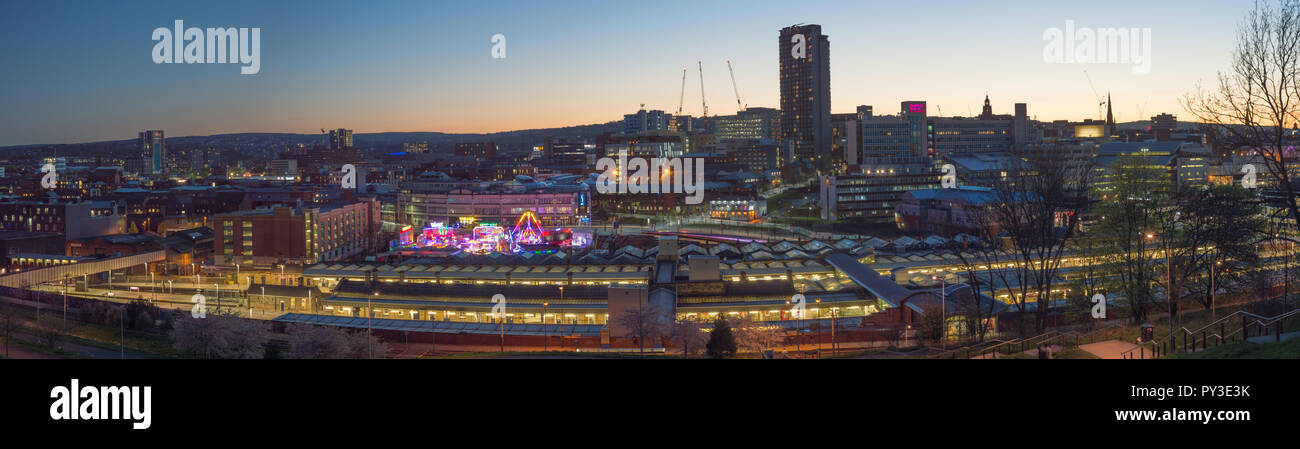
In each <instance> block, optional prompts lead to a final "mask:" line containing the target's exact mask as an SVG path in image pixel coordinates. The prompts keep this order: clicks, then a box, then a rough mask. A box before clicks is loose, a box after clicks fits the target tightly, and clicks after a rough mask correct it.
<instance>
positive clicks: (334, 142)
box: [329, 128, 352, 150]
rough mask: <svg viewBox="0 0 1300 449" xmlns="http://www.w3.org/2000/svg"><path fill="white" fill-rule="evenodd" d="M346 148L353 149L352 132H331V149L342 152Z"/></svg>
mask: <svg viewBox="0 0 1300 449" xmlns="http://www.w3.org/2000/svg"><path fill="white" fill-rule="evenodd" d="M345 148H352V130H350V129H343V128H339V129H334V130H330V141H329V149H331V150H342V149H345Z"/></svg>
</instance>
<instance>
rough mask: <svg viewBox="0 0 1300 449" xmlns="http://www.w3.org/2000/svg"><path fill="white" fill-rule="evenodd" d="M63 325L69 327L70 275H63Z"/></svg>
mask: <svg viewBox="0 0 1300 449" xmlns="http://www.w3.org/2000/svg"><path fill="white" fill-rule="evenodd" d="M63 327H64V328H67V327H68V275H66V274H65V275H63Z"/></svg>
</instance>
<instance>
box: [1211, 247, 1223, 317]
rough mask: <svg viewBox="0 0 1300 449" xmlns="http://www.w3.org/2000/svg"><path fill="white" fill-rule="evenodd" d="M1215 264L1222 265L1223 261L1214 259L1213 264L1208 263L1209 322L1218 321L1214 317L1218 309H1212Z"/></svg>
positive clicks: (1216, 315)
mask: <svg viewBox="0 0 1300 449" xmlns="http://www.w3.org/2000/svg"><path fill="white" fill-rule="evenodd" d="M1217 265H1223V262H1221V261H1217V260H1216V261H1214V263H1213V264H1211V265H1210V322H1211V323H1213V322H1215V321H1218V320H1217V319H1216V318H1217V317H1218V313H1217V312H1218V310H1215V309H1214V267H1215V266H1217Z"/></svg>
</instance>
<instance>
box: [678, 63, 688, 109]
mask: <svg viewBox="0 0 1300 449" xmlns="http://www.w3.org/2000/svg"><path fill="white" fill-rule="evenodd" d="M685 102H686V69H685V68H683V69H682V92H681V93H680V94H678V95H677V115H682V104H683V103H685Z"/></svg>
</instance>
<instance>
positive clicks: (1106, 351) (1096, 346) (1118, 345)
mask: <svg viewBox="0 0 1300 449" xmlns="http://www.w3.org/2000/svg"><path fill="white" fill-rule="evenodd" d="M1135 348H1137V345H1135V344H1133V343H1129V342H1126V341H1119V340H1106V341H1100V342H1097V343H1089V344H1086V345H1079V349H1082V350H1084V351H1087V352H1088V353H1090V354H1092V355H1095V356H1097V358H1102V359H1122V358H1124V356H1123V353H1124V352H1127V351H1130V350H1133V349H1135Z"/></svg>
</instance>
